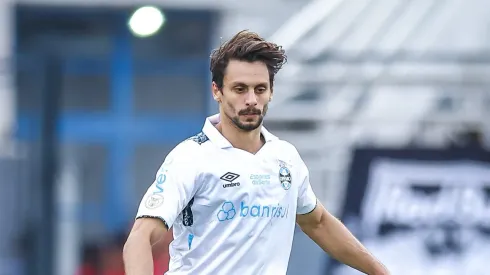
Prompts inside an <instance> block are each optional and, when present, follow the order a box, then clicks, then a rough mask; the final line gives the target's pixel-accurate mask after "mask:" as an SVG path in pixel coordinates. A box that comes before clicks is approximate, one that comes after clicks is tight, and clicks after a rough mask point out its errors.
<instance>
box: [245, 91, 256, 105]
mask: <svg viewBox="0 0 490 275" xmlns="http://www.w3.org/2000/svg"><path fill="white" fill-rule="evenodd" d="M245 104H247V106H255V105H257V95H256V94H255V91H254V90H253V89H251V90H249V91H248V92H247V95H246V98H245Z"/></svg>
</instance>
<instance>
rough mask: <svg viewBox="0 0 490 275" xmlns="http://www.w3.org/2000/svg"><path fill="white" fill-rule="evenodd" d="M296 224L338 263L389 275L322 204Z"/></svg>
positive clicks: (375, 274)
mask: <svg viewBox="0 0 490 275" xmlns="http://www.w3.org/2000/svg"><path fill="white" fill-rule="evenodd" d="M296 221H297V222H298V224H299V226H300V227H301V230H303V232H305V234H306V235H308V237H310V238H311V239H312V240H313V241H314V242H315V243H317V244H318V245H319V246H320V247H321V248H322V249H323V250H324V251H325V252H327V253H328V254H329V255H330V256H332V257H333V258H335V259H337V260H338V261H340V262H342V263H344V264H346V265H349V266H351V267H352V268H355V269H357V270H359V271H361V272H363V273H365V274H369V275H388V274H390V273H389V272H388V270H387V269H386V267H385V266H384V265H382V264H381V263H380V262H379V261H378V260H377V259H376V258H375V257H374V256H372V255H371V254H370V253H369V251H368V250H367V249H366V248H365V247H364V246H363V245H362V244H361V243H360V242H359V241H358V240H357V239H356V238H355V237H354V235H352V233H350V231H349V230H348V229H347V228H346V227H345V226H344V225H343V224H342V222H340V221H339V220H338V219H337V218H335V217H334V216H333V215H332V214H330V213H329V212H328V211H327V210H326V209H325V207H323V205H322V204H321V203H320V202H317V206H316V207H315V209H314V210H313V211H312V212H310V213H308V214H304V215H301V214H300V215H297V216H296Z"/></svg>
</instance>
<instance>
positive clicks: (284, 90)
mask: <svg viewBox="0 0 490 275" xmlns="http://www.w3.org/2000/svg"><path fill="white" fill-rule="evenodd" d="M148 3H150V4H152V5H154V6H156V7H158V8H159V9H160V12H158V11H156V12H155V10H154V9H153V10H152V9H144V10H139V12H137V13H135V11H136V10H137V8H139V7H140V6H142V5H143V4H148ZM0 15H1V16H0V20H1V24H0V60H1V61H2V63H1V64H2V66H1V71H0V72H1V74H0V76H1V78H0V208H1V209H2V210H1V212H0V275H17V274H22V275H23V274H32V275H37V274H39V275H71V274H78V275H92V274H104V275H106V274H114V275H116V274H123V271H122V262H121V247H122V244H123V242H124V238H125V236H126V234H127V232H128V230H129V228H130V226H131V223H132V219H133V217H134V215H135V212H136V206H137V204H138V202H139V200H140V198H141V196H142V194H143V192H144V190H146V188H147V187H148V185H149V184H150V183H151V182H152V178H153V176H154V173H155V171H156V170H157V168H158V166H159V165H160V163H161V162H162V160H163V159H164V157H165V155H166V154H167V153H168V152H169V150H171V148H173V147H174V146H175V145H176V144H177V143H178V142H179V141H180V140H182V139H184V138H186V137H189V136H191V135H193V134H195V133H196V132H198V131H199V130H200V128H201V126H202V123H203V119H204V118H205V116H207V115H209V114H212V113H215V112H216V105H215V104H214V103H213V101H212V98H211V96H210V92H209V83H210V75H209V71H208V58H209V53H210V51H211V49H212V48H214V47H216V46H218V45H219V44H220V43H221V42H222V41H223V39H227V38H229V37H230V36H231V35H233V34H234V33H235V32H237V31H239V30H242V29H250V30H252V31H256V32H258V33H260V34H261V35H263V36H264V37H266V38H268V39H271V40H273V41H274V42H277V43H278V44H281V45H283V46H284V47H285V48H286V50H287V52H288V56H289V63H288V64H287V65H286V67H285V68H284V70H283V71H282V72H280V74H279V76H278V78H277V83H276V89H275V92H276V94H275V98H274V99H275V101H274V103H273V104H272V107H271V109H270V112H269V114H268V117H267V119H266V122H265V123H266V126H267V127H268V128H269V130H271V131H272V132H273V133H275V134H277V135H279V136H280V137H282V138H283V139H286V140H288V141H291V142H292V143H293V144H295V145H296V146H297V148H298V149H299V151H300V152H301V153H302V156H303V158H304V160H305V162H306V163H307V164H308V165H309V167H310V173H311V181H312V185H313V189H314V190H315V191H316V194H317V195H318V197H319V199H320V200H321V201H322V202H323V203H324V205H326V206H327V208H328V209H329V210H330V211H332V212H333V213H334V214H335V215H337V216H338V217H341V218H342V220H343V221H344V222H345V223H346V224H347V225H348V226H349V228H350V229H351V230H352V231H353V232H354V233H355V234H356V235H357V236H358V237H359V238H360V239H361V240H362V241H363V242H364V243H365V244H366V245H367V246H368V247H369V248H370V249H371V250H372V251H373V252H374V253H375V254H376V255H377V256H378V257H379V258H380V259H381V260H382V261H383V262H385V263H386V264H387V265H388V267H390V268H391V269H392V272H393V274H395V275H422V274H424V275H427V274H431V275H480V274H481V275H484V274H490V271H488V268H487V264H488V259H490V249H489V248H490V153H489V152H488V151H487V150H488V144H489V142H490V138H489V130H490V119H489V118H490V90H489V84H490V2H489V1H486V0H444V1H442V0H267V1H259V0H248V1H238V0H152V1H147V2H143V1H135V0H131V1H130V0H97V1H95V0H0ZM159 27H160V28H159ZM169 241H170V240H167V242H165V244H162V245H161V247H157V248H155V255H156V256H155V261H156V266H155V269H156V270H157V272H159V273H158V274H162V273H163V271H164V270H165V269H166V264H167V261H168V252H167V247H166V246H167V245H168V242H169ZM270 253H274V252H273V251H271V252H270ZM264 257H267V255H264ZM97 272H99V273H97ZM289 274H291V275H295V274H311V275H314V274H332V275H348V274H359V273H357V272H354V271H352V270H347V269H345V268H343V267H341V266H339V265H338V264H337V263H336V262H334V261H331V260H330V259H329V258H328V257H327V256H326V255H325V254H324V253H323V252H322V251H321V250H320V249H319V248H317V247H316V245H315V244H313V243H312V242H311V241H310V240H309V239H308V238H307V237H305V236H304V234H302V233H301V232H300V230H298V234H297V236H296V238H295V241H294V248H293V253H292V257H291V263H290V267H289Z"/></svg>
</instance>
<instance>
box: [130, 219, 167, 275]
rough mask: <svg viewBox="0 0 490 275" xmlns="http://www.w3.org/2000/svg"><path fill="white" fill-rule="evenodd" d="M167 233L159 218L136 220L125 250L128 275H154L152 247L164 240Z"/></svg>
mask: <svg viewBox="0 0 490 275" xmlns="http://www.w3.org/2000/svg"><path fill="white" fill-rule="evenodd" d="M166 232H167V227H166V226H165V224H164V223H163V222H162V221H161V220H159V219H158V218H140V219H137V220H136V222H135V223H134V225H133V228H132V230H131V233H129V237H128V240H127V241H126V244H125V245H124V250H123V258H124V270H125V274H126V275H153V268H154V267H153V255H152V246H153V245H154V244H156V243H157V242H159V241H161V240H163V238H164V237H165V233H166Z"/></svg>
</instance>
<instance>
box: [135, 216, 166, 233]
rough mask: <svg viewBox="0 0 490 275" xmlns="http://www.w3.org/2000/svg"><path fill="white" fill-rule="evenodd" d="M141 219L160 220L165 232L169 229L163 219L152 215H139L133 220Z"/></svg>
mask: <svg viewBox="0 0 490 275" xmlns="http://www.w3.org/2000/svg"><path fill="white" fill-rule="evenodd" d="M142 218H150V219H157V220H160V221H162V222H163V225H165V227H166V228H167V230H169V229H170V226H168V223H167V222H166V221H165V219H164V218H163V217H160V216H152V215H139V216H136V218H135V220H137V219H142Z"/></svg>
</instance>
